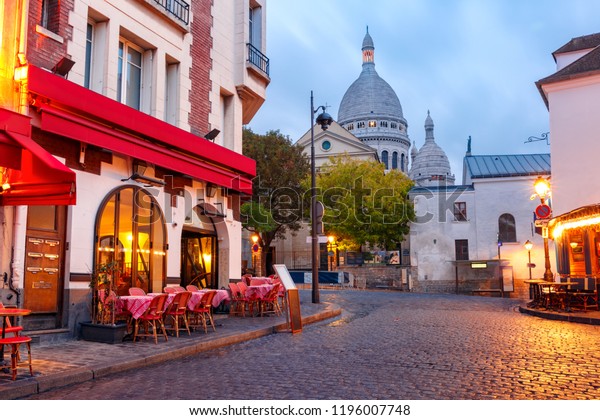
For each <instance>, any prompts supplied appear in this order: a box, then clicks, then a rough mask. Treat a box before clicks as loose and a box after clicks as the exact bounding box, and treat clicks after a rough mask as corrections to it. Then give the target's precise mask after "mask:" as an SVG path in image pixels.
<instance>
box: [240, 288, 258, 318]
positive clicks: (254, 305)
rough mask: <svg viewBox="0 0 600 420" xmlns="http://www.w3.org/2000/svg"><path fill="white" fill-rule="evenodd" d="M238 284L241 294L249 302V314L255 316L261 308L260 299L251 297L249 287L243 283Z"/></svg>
mask: <svg viewBox="0 0 600 420" xmlns="http://www.w3.org/2000/svg"><path fill="white" fill-rule="evenodd" d="M236 284H237V286H238V288H239V289H240V293H241V294H242V296H243V297H244V298H246V299H247V301H248V303H247V305H246V306H247V308H248V313H249V314H250V315H252V316H254V313H255V311H257V310H258V309H259V308H260V301H259V299H258V297H256V296H253V295H250V293H248V285H247V284H246V283H244V282H243V281H238V282H237V283H236Z"/></svg>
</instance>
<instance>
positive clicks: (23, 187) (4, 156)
mask: <svg viewBox="0 0 600 420" xmlns="http://www.w3.org/2000/svg"><path fill="white" fill-rule="evenodd" d="M0 113H1V115H0V120H2V121H3V122H4V123H6V124H4V125H3V128H4V129H3V130H0V170H1V172H0V173H1V174H2V179H1V180H0V182H1V184H2V186H1V188H0V205H2V206H20V205H74V204H75V202H76V194H75V172H73V171H72V170H70V169H69V168H67V167H66V166H65V165H63V164H62V163H61V162H59V161H58V160H57V159H56V158H55V157H54V156H52V155H51V154H50V153H48V152H47V151H46V150H45V149H44V148H43V147H42V146H40V145H39V144H37V143H36V142H35V141H33V140H32V139H31V137H30V136H29V135H26V134H22V133H24V132H27V131H26V130H23V129H22V127H23V126H24V124H27V125H28V124H29V119H28V117H25V116H21V115H20V114H17V113H13V112H11V111H8V110H5V109H2V110H0ZM11 122H16V124H15V128H16V129H17V131H20V132H13V131H11V129H10V128H11V124H10V123H11Z"/></svg>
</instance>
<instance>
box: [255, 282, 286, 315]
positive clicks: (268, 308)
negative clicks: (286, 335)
mask: <svg viewBox="0 0 600 420" xmlns="http://www.w3.org/2000/svg"><path fill="white" fill-rule="evenodd" d="M279 287H280V285H279V284H274V285H273V289H271V290H269V292H268V293H267V294H266V295H265V297H263V298H261V299H260V300H259V303H260V316H264V315H265V314H267V313H271V314H275V315H277V316H279V315H281V314H282V311H281V307H280V306H279Z"/></svg>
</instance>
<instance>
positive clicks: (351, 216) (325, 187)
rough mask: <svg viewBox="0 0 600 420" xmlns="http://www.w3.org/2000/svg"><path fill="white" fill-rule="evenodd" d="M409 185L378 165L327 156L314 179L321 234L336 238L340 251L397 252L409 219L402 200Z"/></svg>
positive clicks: (411, 216)
mask: <svg viewBox="0 0 600 420" xmlns="http://www.w3.org/2000/svg"><path fill="white" fill-rule="evenodd" d="M305 182H306V181H305ZM412 186H413V182H412V181H411V180H410V179H409V178H408V177H407V176H406V175H405V174H404V173H402V172H400V171H388V172H387V173H386V172H385V167H384V165H383V164H381V163H378V162H373V161H365V160H357V159H352V158H350V157H348V156H347V155H344V156H339V157H337V158H332V159H331V160H330V162H329V163H327V164H326V165H323V166H322V167H321V168H320V171H319V174H318V176H317V190H318V197H319V200H320V201H322V202H323V204H324V205H325V216H324V217H323V222H324V224H325V233H326V234H327V235H333V236H335V237H337V239H338V244H339V246H340V247H341V248H342V249H344V248H345V249H356V248H358V247H359V246H360V245H363V244H369V245H370V246H377V247H382V248H384V249H396V248H398V244H399V243H400V242H402V240H403V239H404V237H405V235H407V234H408V232H409V223H410V221H411V220H413V219H414V208H413V205H412V203H411V202H410V200H409V198H408V192H409V190H410V189H411V188H412Z"/></svg>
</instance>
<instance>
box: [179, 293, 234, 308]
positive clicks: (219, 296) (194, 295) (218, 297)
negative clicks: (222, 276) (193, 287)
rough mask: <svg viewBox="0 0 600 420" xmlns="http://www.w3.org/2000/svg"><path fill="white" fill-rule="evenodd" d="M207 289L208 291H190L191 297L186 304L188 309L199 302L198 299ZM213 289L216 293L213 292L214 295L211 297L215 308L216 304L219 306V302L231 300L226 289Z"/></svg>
mask: <svg viewBox="0 0 600 420" xmlns="http://www.w3.org/2000/svg"><path fill="white" fill-rule="evenodd" d="M208 291H209V289H202V290H199V291H197V292H192V297H191V298H190V300H188V304H187V307H188V309H193V308H195V307H196V305H197V304H198V302H200V300H201V299H202V296H204V294H205V293H206V292H208ZM215 291H216V292H217V293H216V294H215V297H214V298H213V301H212V306H213V307H215V308H216V307H217V306H219V305H220V304H221V302H225V303H227V302H229V301H230V300H231V298H230V297H229V292H228V291H227V290H223V289H218V290H215Z"/></svg>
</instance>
